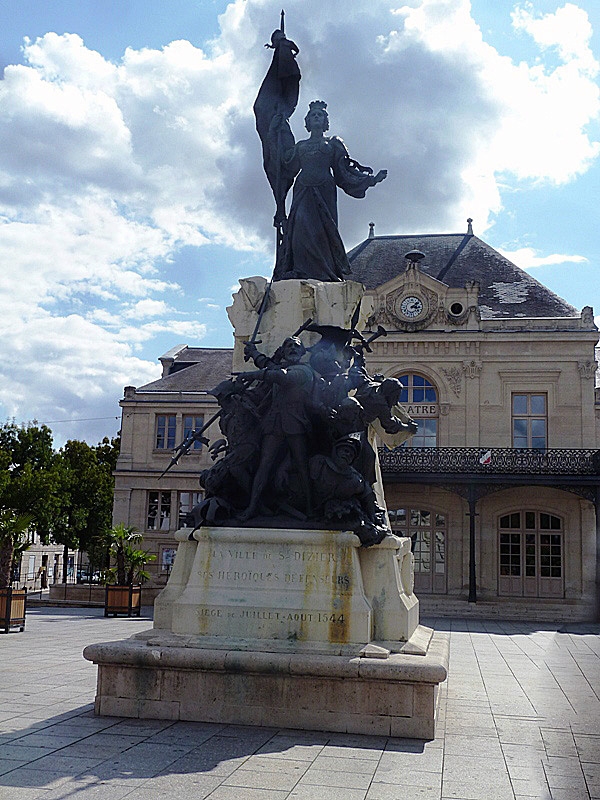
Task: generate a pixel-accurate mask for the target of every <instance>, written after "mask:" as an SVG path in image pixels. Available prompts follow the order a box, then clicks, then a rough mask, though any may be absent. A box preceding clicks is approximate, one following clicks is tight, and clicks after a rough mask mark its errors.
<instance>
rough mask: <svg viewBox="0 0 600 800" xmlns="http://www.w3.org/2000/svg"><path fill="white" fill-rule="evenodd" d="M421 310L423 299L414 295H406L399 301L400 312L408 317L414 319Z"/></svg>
mask: <svg viewBox="0 0 600 800" xmlns="http://www.w3.org/2000/svg"><path fill="white" fill-rule="evenodd" d="M422 311H423V301H422V300H421V298H420V297H415V295H408V296H407V297H405V298H404V299H403V300H402V302H401V303H400V313H401V314H402V315H403V316H404V317H408V319H415V317H418V316H419V314H421V313H422Z"/></svg>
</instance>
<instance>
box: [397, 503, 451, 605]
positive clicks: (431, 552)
mask: <svg viewBox="0 0 600 800" xmlns="http://www.w3.org/2000/svg"><path fill="white" fill-rule="evenodd" d="M389 514H390V523H391V526H392V530H393V531H394V533H395V534H397V535H398V536H410V539H411V549H412V552H413V555H414V559H415V592H416V593H417V594H418V593H419V592H421V593H435V594H444V593H445V592H446V516H445V514H439V513H437V512H436V511H431V510H430V509H426V508H399V509H397V510H395V511H390V512H389Z"/></svg>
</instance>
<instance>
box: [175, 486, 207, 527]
mask: <svg viewBox="0 0 600 800" xmlns="http://www.w3.org/2000/svg"><path fill="white" fill-rule="evenodd" d="M202 497H203V494H202V492H179V514H178V517H177V528H178V529H179V528H185V527H186V523H187V519H186V517H187V515H188V514H189V513H190V511H191V510H192V508H193V507H194V506H196V505H198V503H199V502H200V500H202ZM190 527H193V525H190Z"/></svg>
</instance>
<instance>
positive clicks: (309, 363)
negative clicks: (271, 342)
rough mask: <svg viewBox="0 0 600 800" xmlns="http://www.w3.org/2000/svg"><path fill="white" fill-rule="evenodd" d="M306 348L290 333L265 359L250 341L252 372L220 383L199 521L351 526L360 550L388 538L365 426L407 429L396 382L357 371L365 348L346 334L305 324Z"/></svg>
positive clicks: (351, 333) (409, 427)
mask: <svg viewBox="0 0 600 800" xmlns="http://www.w3.org/2000/svg"><path fill="white" fill-rule="evenodd" d="M307 331H309V332H313V333H316V334H318V335H319V336H320V338H319V340H318V341H317V342H316V344H314V345H313V346H311V347H310V348H306V347H305V346H304V344H303V343H302V341H301V340H300V339H299V338H298V337H296V336H290V337H288V338H286V339H285V341H284V342H282V344H281V346H280V347H279V348H278V349H277V351H276V352H275V353H274V354H273V356H272V357H268V356H266V355H264V354H263V353H260V352H259V350H258V349H257V348H256V346H255V345H254V344H251V343H248V344H246V356H247V357H248V358H249V359H252V361H253V362H254V365H255V366H256V367H257V369H256V370H252V371H248V372H242V373H238V374H237V375H236V376H234V377H233V378H232V379H230V380H227V381H223V382H222V383H220V384H219V385H218V386H217V387H216V388H215V389H213V391H212V394H213V395H214V396H215V397H216V399H217V402H218V403H219V406H220V410H221V413H220V417H219V425H220V429H221V432H222V433H223V436H224V437H225V438H224V439H219V440H218V441H216V442H215V443H213V444H212V445H210V448H209V450H210V452H211V454H212V456H213V457H214V458H215V459H217V460H216V461H215V464H214V465H213V466H212V467H211V468H210V469H207V470H205V471H204V472H203V473H202V474H201V476H200V484H201V486H202V487H203V489H204V491H205V497H204V499H203V500H202V501H201V502H200V503H199V504H198V505H197V506H196V507H195V508H194V509H193V511H192V517H193V524H194V526H195V527H197V526H200V525H248V526H257V527H261V526H262V527H279V528H281V527H302V528H325V529H334V530H340V529H342V530H352V531H354V532H355V533H356V534H357V535H358V536H359V538H360V540H361V543H362V544H363V545H371V544H376V543H378V542H380V541H381V540H382V539H383V537H384V536H385V535H386V534H387V533H389V529H388V524H387V520H386V515H385V511H384V510H383V509H382V508H380V507H379V506H378V504H377V501H376V497H375V492H374V490H373V484H374V483H375V463H376V454H375V452H374V450H373V447H372V445H371V444H370V442H369V436H368V425H369V423H371V422H374V421H375V420H376V419H377V420H379V422H380V424H381V426H382V427H383V429H384V430H385V431H386V432H388V433H392V434H393V433H397V432H399V431H401V430H409V431H413V432H414V430H416V426H415V425H414V423H412V422H408V423H406V422H403V421H402V420H401V419H399V418H398V417H396V416H394V414H393V409H394V406H395V405H396V404H397V403H398V401H399V397H400V391H401V389H402V384H401V383H400V381H398V380H397V379H396V378H384V377H383V376H381V375H375V376H371V375H369V374H368V373H367V371H366V368H365V361H364V350H365V348H366V347H368V342H367V341H366V340H365V339H364V338H363V337H362V335H361V334H359V333H358V332H357V331H355V330H343V329H341V328H336V327H333V326H318V325H309V326H308V327H307Z"/></svg>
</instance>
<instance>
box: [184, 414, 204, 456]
mask: <svg viewBox="0 0 600 800" xmlns="http://www.w3.org/2000/svg"><path fill="white" fill-rule="evenodd" d="M203 425H204V417H202V416H200V417H189V416H184V418H183V438H184V439H187V438H188V436H191V434H192V431H199V430H200V429H201V428H202V426H203ZM201 448H202V443H201V442H194V444H193V445H192V450H200V449H201Z"/></svg>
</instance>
